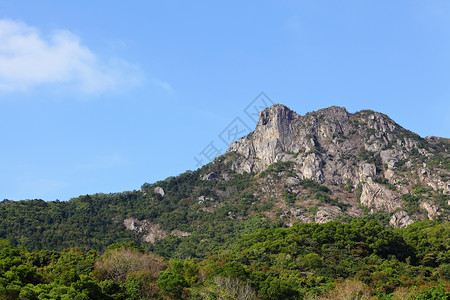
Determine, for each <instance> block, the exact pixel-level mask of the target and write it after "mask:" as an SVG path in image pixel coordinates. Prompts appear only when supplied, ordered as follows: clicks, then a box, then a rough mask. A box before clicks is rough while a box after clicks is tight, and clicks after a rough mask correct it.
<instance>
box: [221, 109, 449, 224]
mask: <svg viewBox="0 0 450 300" xmlns="http://www.w3.org/2000/svg"><path fill="white" fill-rule="evenodd" d="M427 141H429V142H430V143H434V144H436V145H438V147H429V146H427V145H428V144H427ZM444 142H445V143H444ZM419 144H420V147H419ZM448 144H450V141H449V140H447V139H442V138H436V137H430V138H427V139H426V140H423V139H421V138H420V137H419V136H417V135H415V134H413V133H412V132H409V131H407V130H405V129H403V128H402V127H401V126H400V125H398V124H396V123H395V122H394V121H393V120H391V119H390V118H389V117H387V116H386V115H384V114H381V113H377V112H373V111H360V112H357V113H354V114H350V113H348V112H347V111H346V110H345V108H342V107H336V106H334V107H329V108H325V109H321V110H319V111H316V112H312V113H308V114H306V115H304V116H301V115H298V114H297V113H295V112H294V111H292V110H290V109H289V108H287V107H286V106H284V105H281V104H275V105H273V106H271V107H269V108H267V109H265V110H263V111H262V112H260V114H259V121H258V124H257V126H256V128H255V130H254V131H253V132H252V133H250V134H249V135H247V136H246V137H244V138H242V139H240V140H238V141H235V142H233V143H232V144H231V146H230V148H229V149H228V150H227V152H228V153H229V152H235V153H237V155H234V156H233V160H231V161H230V162H231V168H232V170H234V171H236V172H238V173H243V172H255V173H259V172H261V171H263V170H265V169H266V168H267V167H269V166H270V165H272V164H274V163H276V162H287V161H289V162H291V163H292V169H291V170H290V171H291V172H292V173H294V174H295V177H296V178H299V179H300V180H304V179H312V180H315V181H317V182H319V183H322V184H326V185H327V186H330V184H331V185H335V186H340V187H341V189H342V187H344V186H347V185H348V184H352V185H353V186H354V187H357V186H358V185H359V184H362V194H361V198H360V203H361V204H362V205H364V206H367V207H370V208H371V209H372V211H374V212H375V211H379V210H384V211H386V212H394V211H396V210H398V209H400V208H402V204H403V201H402V200H401V198H400V197H399V195H400V194H405V193H410V192H411V190H412V186H414V185H415V184H421V185H427V186H430V187H432V188H433V190H434V191H436V192H437V191H443V192H444V193H446V194H450V182H446V181H442V180H441V179H440V177H439V176H438V175H442V174H443V178H447V177H446V176H445V175H446V174H449V172H448V170H446V169H441V170H439V171H436V165H433V166H430V165H427V164H430V163H431V161H427V160H426V159H432V158H433V157H434V155H435V153H434V152H436V151H440V155H442V153H443V152H442V151H443V150H442V149H445V151H446V153H447V154H444V156H445V155H448V153H449V152H450V151H448ZM446 145H447V146H446ZM436 149H437V150H436ZM368 151H370V152H368ZM418 155H421V156H423V158H425V163H426V164H425V165H424V166H422V167H421V169H420V171H418V167H417V164H418V161H424V160H423V159H421V160H418V159H417V158H418ZM439 172H442V173H439ZM281 173H282V172H281ZM278 176H281V177H282V176H283V174H278ZM291 176H292V175H290V174H289V175H288V178H284V180H285V181H284V184H285V185H287V186H288V187H293V186H296V185H298V184H297V181H296V180H294V179H292V178H294V177H292V178H290V177H291ZM449 176H450V175H449ZM383 177H384V178H387V179H388V182H389V184H390V187H394V188H395V189H394V191H393V190H390V189H388V188H387V185H385V184H379V183H376V182H374V178H377V179H380V180H384V178H383ZM276 180H278V179H277V178H272V177H271V175H267V186H264V187H261V188H260V189H259V190H261V191H262V192H263V193H264V194H266V195H267V196H266V198H267V197H274V198H277V197H279V196H280V195H278V194H279V191H278V192H277V189H276V188H274V186H275V185H276V184H275V181H276ZM294 189H295V190H296V191H297V192H301V188H300V187H298V188H297V187H295V188H294ZM291 190H292V188H291ZM338 194H339V193H338ZM338 196H339V195H338ZM353 205H354V204H353ZM348 211H352V210H351V209H349V210H347V212H345V213H346V214H348ZM325 213H328V212H327V211H325V212H321V214H325ZM352 213H354V214H355V215H359V214H360V213H361V212H360V210H358V209H356V210H354V211H352ZM417 213H418V214H419V215H420V212H417ZM420 218H423V216H420ZM318 219H319V220H325V219H326V218H325V217H324V216H320V214H319V216H318Z"/></svg>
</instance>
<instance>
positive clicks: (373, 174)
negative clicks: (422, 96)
mask: <svg viewBox="0 0 450 300" xmlns="http://www.w3.org/2000/svg"><path fill="white" fill-rule="evenodd" d="M449 147H450V140H448V139H445V138H438V137H426V138H421V137H420V136H418V135H417V134H414V133H412V132H410V131H408V130H406V129H404V128H402V127H401V126H400V125H398V124H397V123H395V122H394V121H393V120H391V119H390V118H389V117H388V116H386V115H384V114H381V113H378V112H374V111H369V110H364V111H359V112H356V113H353V114H351V113H348V112H347V111H346V110H345V108H342V107H335V106H333V107H329V108H325V109H321V110H318V111H316V112H311V113H307V114H306V115H304V116H301V115H298V114H297V113H295V112H294V111H292V110H290V109H289V108H288V107H286V106H284V105H281V104H275V105H273V106H271V107H269V108H267V109H265V110H263V111H262V112H260V115H259V121H258V124H257V126H256V128H255V130H254V131H253V132H252V133H250V134H249V135H247V136H246V137H243V138H242V139H240V140H238V141H236V142H233V143H232V144H231V145H230V148H229V149H228V150H227V151H226V153H225V154H224V155H221V156H219V157H217V158H216V159H215V160H214V161H213V162H211V163H209V164H207V165H205V166H203V167H202V168H200V169H198V170H196V171H187V172H185V173H183V174H180V175H178V176H174V177H169V178H167V179H165V180H162V181H158V182H156V183H151V184H150V183H145V184H143V185H142V187H141V189H140V190H135V191H128V192H123V193H115V194H94V195H85V196H80V197H77V198H73V199H71V200H69V201H67V202H45V201H42V200H26V201H8V200H4V201H3V202H2V203H1V204H0V238H2V239H7V240H9V241H11V243H12V244H13V245H22V246H26V247H27V248H29V249H31V250H40V249H57V250H61V249H64V248H67V247H72V246H75V245H78V246H80V245H82V246H84V248H86V249H97V250H103V249H105V248H106V247H107V246H108V245H109V244H111V243H114V242H128V241H132V240H134V241H136V242H137V243H139V244H140V245H142V246H143V247H144V248H145V249H146V250H151V251H153V252H155V253H157V254H160V255H163V256H164V257H176V258H189V257H206V256H207V255H208V253H211V252H215V251H218V250H220V249H224V248H226V247H227V246H228V245H230V244H231V243H233V242H234V241H235V240H236V239H238V238H240V237H242V236H244V235H245V234H249V233H252V232H254V231H255V230H256V229H259V228H269V227H286V226H287V227H289V226H292V225H293V224H294V223H296V222H304V223H309V222H316V223H325V222H329V221H333V220H334V221H341V222H350V221H351V220H352V219H355V218H365V219H375V220H377V221H378V222H379V223H381V224H383V225H386V226H391V227H405V226H407V225H410V224H412V223H413V222H414V221H416V220H426V219H430V220H437V221H439V222H447V221H448V220H449V216H450V213H449V212H450V206H449V204H450V196H449V194H450V181H449V179H450V156H449Z"/></svg>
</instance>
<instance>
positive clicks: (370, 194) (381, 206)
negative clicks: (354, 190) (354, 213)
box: [360, 177, 402, 212]
mask: <svg viewBox="0 0 450 300" xmlns="http://www.w3.org/2000/svg"><path fill="white" fill-rule="evenodd" d="M367 179H368V181H367V182H364V183H363V185H362V194H361V198H360V201H361V204H362V205H365V206H367V207H373V208H375V209H377V210H384V211H386V212H392V211H394V210H396V209H397V208H401V207H402V201H401V199H400V197H399V196H397V194H395V193H394V192H393V191H390V190H388V189H387V188H386V187H385V186H383V185H381V184H378V183H375V182H373V181H372V178H371V177H368V178H367Z"/></svg>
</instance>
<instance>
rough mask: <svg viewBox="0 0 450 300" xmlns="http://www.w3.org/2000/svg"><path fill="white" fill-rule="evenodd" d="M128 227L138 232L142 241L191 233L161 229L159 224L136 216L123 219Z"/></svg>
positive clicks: (152, 240) (153, 240) (151, 241)
mask: <svg viewBox="0 0 450 300" xmlns="http://www.w3.org/2000/svg"><path fill="white" fill-rule="evenodd" d="M123 225H124V226H125V228H126V229H128V230H131V231H134V232H136V233H137V234H138V235H139V236H140V238H141V240H142V241H144V242H149V243H152V244H153V243H154V242H155V241H156V240H160V239H164V238H166V237H167V236H169V235H173V236H177V237H187V236H190V235H191V234H190V233H189V232H184V231H181V230H178V229H175V230H173V231H172V232H170V234H169V233H168V232H167V231H165V230H163V229H161V226H160V225H159V224H154V223H152V222H150V221H148V220H142V221H139V220H137V219H135V218H128V219H125V220H124V221H123Z"/></svg>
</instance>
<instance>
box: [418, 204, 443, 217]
mask: <svg viewBox="0 0 450 300" xmlns="http://www.w3.org/2000/svg"><path fill="white" fill-rule="evenodd" d="M420 208H422V209H424V210H426V212H427V217H428V219H430V220H433V219H434V218H435V217H436V216H437V215H439V212H438V210H439V207H438V206H437V205H436V204H435V203H430V202H428V201H423V202H422V203H420Z"/></svg>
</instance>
